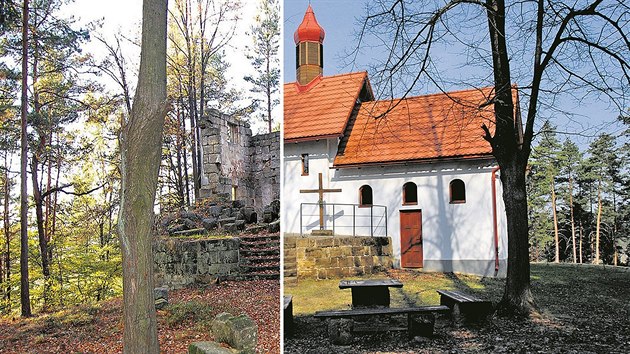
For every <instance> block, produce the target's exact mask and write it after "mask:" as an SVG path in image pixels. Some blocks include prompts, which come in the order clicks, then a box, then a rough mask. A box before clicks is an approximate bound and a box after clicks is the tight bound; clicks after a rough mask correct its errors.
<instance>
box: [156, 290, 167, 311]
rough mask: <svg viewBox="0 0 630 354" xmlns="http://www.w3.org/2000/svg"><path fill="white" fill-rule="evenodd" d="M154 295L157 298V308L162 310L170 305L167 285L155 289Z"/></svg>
mask: <svg viewBox="0 0 630 354" xmlns="http://www.w3.org/2000/svg"><path fill="white" fill-rule="evenodd" d="M153 297H154V298H155V309H156V310H161V309H163V308H165V307H166V305H168V288H167V287H165V286H162V287H159V288H155V289H153Z"/></svg>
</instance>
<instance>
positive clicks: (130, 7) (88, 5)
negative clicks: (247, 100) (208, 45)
mask: <svg viewBox="0 0 630 354" xmlns="http://www.w3.org/2000/svg"><path fill="white" fill-rule="evenodd" d="M258 2H259V1H258V0H242V4H243V7H242V11H241V13H240V22H239V25H238V29H237V31H236V34H235V36H234V37H233V39H232V41H231V48H229V49H227V50H226V52H227V53H229V56H228V57H227V61H228V62H229V63H230V64H231V67H230V68H229V69H228V73H227V76H228V78H229V79H230V80H229V82H230V85H231V86H232V87H234V88H239V89H242V90H243V91H244V93H245V94H246V95H249V89H250V85H249V84H248V83H246V82H245V80H243V77H244V76H245V75H246V74H253V72H254V70H253V67H252V66H251V63H250V61H249V60H248V59H247V58H246V56H245V52H246V50H245V46H251V45H252V40H251V38H250V37H249V36H248V35H247V32H248V31H250V27H251V26H252V24H253V23H254V16H255V14H256V9H257V6H258ZM172 3H173V1H170V4H171V5H172ZM63 11H64V15H66V16H74V17H75V19H76V20H77V21H78V23H79V24H81V25H86V24H87V23H89V22H92V21H96V20H101V19H102V26H101V27H99V28H98V29H97V32H98V33H99V34H100V35H102V36H103V37H104V38H105V39H106V40H110V41H111V40H112V38H113V35H114V34H116V33H119V32H120V33H121V34H123V35H124V36H125V37H127V38H129V39H132V40H136V39H138V38H139V37H140V26H141V24H142V21H141V20H142V0H107V1H96V0H75V1H74V2H73V3H70V4H68V5H66V6H65V8H63ZM93 35H94V34H93ZM123 44H124V47H123V50H124V55H125V56H126V57H127V58H128V59H129V60H130V66H133V68H132V70H134V71H137V66H138V65H139V62H140V61H139V54H140V49H139V48H138V47H137V46H135V45H133V44H130V43H123ZM85 48H86V49H85V50H86V51H88V52H90V53H92V54H94V55H95V56H96V57H103V56H104V55H105V49H104V47H103V45H102V44H101V43H99V42H97V41H95V40H92V41H91V43H89V44H88V45H87V46H86V47H85ZM112 84H113V83H112ZM274 113H275V114H276V116H279V115H281V110H280V108H277V109H276V110H275V111H274ZM265 127H266V125H265V124H263V123H257V122H255V123H253V124H252V130H253V131H254V133H256V132H257V131H260V130H264V129H265Z"/></svg>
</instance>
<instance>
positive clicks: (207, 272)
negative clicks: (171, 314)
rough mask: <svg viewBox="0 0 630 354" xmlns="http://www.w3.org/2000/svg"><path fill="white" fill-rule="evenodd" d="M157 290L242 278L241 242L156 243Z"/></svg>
mask: <svg viewBox="0 0 630 354" xmlns="http://www.w3.org/2000/svg"><path fill="white" fill-rule="evenodd" d="M153 254H154V261H153V262H154V277H155V283H156V286H162V285H167V286H169V287H170V288H172V289H177V288H181V287H184V286H187V285H190V284H194V283H209V282H212V281H213V278H216V277H217V276H237V275H238V274H239V269H240V268H239V239H237V238H221V239H206V240H199V239H191V240H187V239H157V240H156V241H155V242H154V243H153Z"/></svg>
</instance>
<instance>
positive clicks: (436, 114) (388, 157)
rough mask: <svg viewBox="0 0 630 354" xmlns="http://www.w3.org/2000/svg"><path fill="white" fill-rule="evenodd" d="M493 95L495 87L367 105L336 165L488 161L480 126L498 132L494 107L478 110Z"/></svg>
mask: <svg viewBox="0 0 630 354" xmlns="http://www.w3.org/2000/svg"><path fill="white" fill-rule="evenodd" d="M513 92H515V93H514V95H515V101H514V102H515V104H517V102H518V101H517V99H516V98H517V97H516V90H514V91H513ZM492 95H493V89H492V88H483V89H473V90H465V91H456V92H449V93H447V94H444V93H440V94H433V95H427V96H418V97H411V98H407V99H404V100H401V101H398V100H393V101H389V100H388V101H375V102H366V103H363V104H362V105H361V108H360V109H359V111H358V113H357V114H356V116H353V117H352V118H351V121H350V122H349V125H348V131H349V133H346V134H347V135H346V136H344V138H343V139H342V141H341V143H340V145H339V151H338V153H337V157H336V158H335V162H334V166H352V165H359V164H381V163H391V162H394V163H395V162H410V161H427V160H434V159H449V158H474V157H489V156H490V155H491V153H492V149H491V147H490V144H489V143H488V142H487V141H486V140H484V139H483V134H484V132H483V130H482V129H481V125H482V124H483V123H485V124H486V125H487V126H488V127H489V128H490V131H491V132H494V123H493V118H494V110H493V106H492V104H490V105H485V106H484V107H481V108H480V105H482V104H484V103H486V102H487V101H488V98H489V97H491V96H492ZM396 102H400V103H399V104H398V105H397V106H396V107H394V108H393V109H392V110H391V111H390V112H388V113H387V114H386V115H385V116H383V117H379V118H375V117H378V116H379V115H380V114H382V113H383V112H386V111H387V109H388V108H390V106H391V105H392V104H394V103H396Z"/></svg>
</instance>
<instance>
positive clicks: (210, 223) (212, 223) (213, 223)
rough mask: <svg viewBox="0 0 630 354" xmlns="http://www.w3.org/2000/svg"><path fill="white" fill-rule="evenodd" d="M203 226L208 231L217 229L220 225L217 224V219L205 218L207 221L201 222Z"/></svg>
mask: <svg viewBox="0 0 630 354" xmlns="http://www.w3.org/2000/svg"><path fill="white" fill-rule="evenodd" d="M201 224H202V225H203V227H204V228H205V229H206V230H208V231H210V230H213V229H216V228H217V226H219V224H218V222H217V218H215V217H209V218H205V219H203V220H201Z"/></svg>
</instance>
